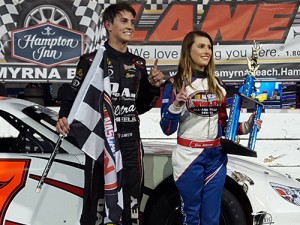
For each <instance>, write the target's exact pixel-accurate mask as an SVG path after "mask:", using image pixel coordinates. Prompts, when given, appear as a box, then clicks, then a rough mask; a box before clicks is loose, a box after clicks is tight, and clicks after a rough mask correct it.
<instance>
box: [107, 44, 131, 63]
mask: <svg viewBox="0 0 300 225" xmlns="http://www.w3.org/2000/svg"><path fill="white" fill-rule="evenodd" d="M104 47H105V49H107V50H108V51H107V52H108V54H109V56H110V57H112V58H114V59H124V58H126V57H127V56H129V55H130V52H129V51H128V48H127V51H126V52H119V51H117V50H116V49H114V48H112V47H111V46H110V45H109V44H108V41H106V42H105V43H104Z"/></svg>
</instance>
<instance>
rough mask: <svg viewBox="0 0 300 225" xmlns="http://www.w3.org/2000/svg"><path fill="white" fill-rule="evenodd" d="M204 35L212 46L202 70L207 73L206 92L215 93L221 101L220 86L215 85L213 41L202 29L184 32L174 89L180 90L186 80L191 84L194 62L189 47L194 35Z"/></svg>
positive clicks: (222, 96)
mask: <svg viewBox="0 0 300 225" xmlns="http://www.w3.org/2000/svg"><path fill="white" fill-rule="evenodd" d="M196 36H199V37H206V38H208V39H209V41H210V44H211V46H212V56H211V59H210V61H209V63H208V65H207V66H206V67H205V68H204V72H206V73H207V75H208V77H207V81H208V93H214V94H216V96H217V98H218V99H219V101H221V102H222V101H223V99H224V94H223V92H222V91H221V89H220V87H219V86H218V85H217V80H216V79H215V61H214V55H213V41H212V39H211V37H210V36H209V34H208V33H206V32H204V31H191V32H189V33H187V34H186V36H185V37H184V39H183V42H182V46H181V55H180V59H179V64H178V71H177V73H176V75H175V76H174V89H175V90H180V88H181V86H182V84H183V82H187V83H188V85H191V82H192V72H193V69H194V68H195V63H194V61H193V60H192V58H191V54H190V52H191V48H192V45H193V43H194V42H195V37H196Z"/></svg>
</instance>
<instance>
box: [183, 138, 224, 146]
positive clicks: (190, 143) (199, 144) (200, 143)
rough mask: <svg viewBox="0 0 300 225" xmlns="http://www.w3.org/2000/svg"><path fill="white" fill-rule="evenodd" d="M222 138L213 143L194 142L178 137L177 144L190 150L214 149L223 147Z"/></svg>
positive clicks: (212, 141)
mask: <svg viewBox="0 0 300 225" xmlns="http://www.w3.org/2000/svg"><path fill="white" fill-rule="evenodd" d="M220 140H221V139H220V138H218V139H215V140H211V141H193V140H189V139H185V138H181V137H177V144H179V145H182V146H186V147H190V148H213V147H217V146H220V145H221V142H220Z"/></svg>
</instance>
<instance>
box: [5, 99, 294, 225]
mask: <svg viewBox="0 0 300 225" xmlns="http://www.w3.org/2000/svg"><path fill="white" fill-rule="evenodd" d="M34 105H35V104H34V103H31V102H27V101H24V100H20V99H12V98H3V99H1V100H0V115H1V116H2V114H3V112H6V114H5V115H7V116H8V117H7V118H8V119H9V120H12V121H15V123H17V124H19V126H20V127H21V128H26V127H27V126H28V127H31V128H33V129H34V130H35V131H36V132H37V133H38V134H34V137H36V138H39V139H41V138H44V139H45V138H47V139H49V140H47V142H48V141H49V142H51V143H52V146H54V144H55V143H56V141H57V139H58V135H57V134H56V133H55V131H54V127H53V124H52V125H51V123H49V121H50V120H51V118H52V119H53V121H55V120H56V119H57V114H56V113H55V112H54V111H51V110H50V109H47V108H44V107H42V106H39V107H38V106H34ZM28 106H31V109H34V108H35V110H33V111H36V110H37V112H39V113H38V114H37V115H41V118H40V119H38V118H37V117H38V116H37V117H35V120H34V119H32V118H30V117H29V116H28V115H26V114H24V113H23V112H22V110H23V109H24V108H26V107H28ZM31 111H32V110H31ZM31 111H30V110H29V112H31ZM27 112H28V110H27ZM44 113H50V114H49V115H50V116H49V117H48V118H46V117H45V118H44V117H43V116H42V115H44ZM14 117H15V118H14ZM7 118H6V119H7ZM19 120H20V121H21V122H20V121H19ZM37 120H39V121H42V123H39V122H37ZM16 121H19V122H16ZM0 123H1V124H5V123H6V122H4V119H3V118H1V119H0ZM43 124H44V125H43ZM5 126H8V125H7V124H6V125H5ZM8 127H9V126H8ZM31 128H30V129H31ZM9 129H13V128H9ZM30 129H29V128H28V129H25V131H26V132H29V133H30ZM14 132H15V131H12V133H14ZM26 141H27V142H26V143H28V146H27V144H26V147H25V148H24V149H23V151H21V152H9V151H4V150H1V151H0V196H1V197H0V224H1V225H2V224H3V225H17V224H22V225H54V224H55V225H60V224H61V225H79V218H80V214H81V208H82V195H83V166H84V154H83V152H82V151H81V150H79V149H78V148H76V147H75V146H74V145H72V144H71V143H69V142H68V141H67V140H64V141H63V142H62V145H61V148H62V150H64V151H65V152H61V153H58V154H57V155H56V157H55V161H54V163H53V165H52V167H51V169H50V171H49V174H48V176H47V178H46V179H45V183H44V185H43V187H42V189H41V191H40V192H39V193H37V192H36V186H37V184H38V181H39V179H40V177H41V175H42V173H43V170H44V168H45V166H46V164H47V162H48V159H49V156H50V152H51V148H49V146H47V147H46V148H45V149H44V150H43V151H44V152H43V151H40V150H41V149H42V147H41V148H40V147H39V146H38V144H36V142H35V141H34V140H31V139H30V140H29V139H26ZM37 143H39V142H37ZM143 143H144V149H145V158H144V165H145V188H144V195H143V201H142V206H141V211H142V213H143V214H144V224H146V225H149V224H151V223H150V221H153V220H155V221H156V223H155V225H158V224H163V225H166V224H169V225H171V224H179V223H171V222H169V223H165V221H166V220H165V221H164V218H163V217H165V218H168V221H172V218H173V221H175V220H176V215H178V212H179V211H180V210H179V207H178V205H175V206H172V202H170V204H169V203H168V201H169V200H168V199H166V200H164V204H166V206H167V207H170V211H168V212H166V207H165V206H163V205H161V207H156V206H157V204H158V203H159V202H160V201H161V200H162V199H164V197H166V196H170V194H171V193H173V194H174V196H175V197H174V198H173V199H175V198H176V199H177V197H178V196H177V194H176V192H174V190H175V189H174V184H173V182H172V167H171V158H170V156H171V154H170V153H171V151H172V149H173V148H174V142H173V141H172V140H171V141H170V140H156V141H153V140H144V142H143ZM0 144H1V143H0ZM4 147H5V146H4V145H1V146H0V149H3V148H4ZM13 151H16V150H13ZM227 175H228V177H227V181H226V184H225V189H226V190H227V191H228V192H230V194H231V195H232V196H234V198H232V199H229V200H230V201H234V202H235V203H236V204H237V205H239V207H240V208H237V209H239V210H238V211H241V212H237V213H242V214H238V215H244V216H245V218H244V219H245V220H246V223H245V224H246V225H250V224H252V225H258V224H274V225H287V224H289V225H299V221H300V183H299V182H297V181H296V180H295V179H292V178H290V177H289V176H287V175H285V174H284V173H280V172H278V171H275V170H273V169H272V168H269V167H267V166H266V165H265V164H263V163H259V162H257V161H255V160H254V159H252V158H250V157H242V156H233V155H229V163H228V173H227ZM271 184H273V185H275V184H277V185H278V187H289V188H290V189H286V190H285V191H286V192H285V193H284V190H283V189H277V191H279V192H280V193H281V196H280V195H279V194H278V192H276V191H275V189H274V188H272V186H271ZM291 190H292V191H293V192H292V193H291V192H290V193H289V192H287V191H291ZM284 194H285V195H284ZM284 198H286V199H288V200H290V201H288V200H286V199H284ZM292 200H293V201H294V203H291V201H292ZM176 203H178V202H176ZM159 206H160V205H159ZM172 207H173V208H172ZM230 207H231V206H230V205H228V206H225V208H227V210H230V209H231V208H230ZM225 208H224V210H225V211H224V212H225V213H224V214H225V215H223V216H224V217H225V218H228V217H230V215H226V214H227V212H226V209H225ZM158 212H159V213H163V215H158V214H156V213H158ZM165 212H166V213H168V215H166V214H164V213H165ZM175 214H176V215H175ZM174 215H175V216H174ZM224 221H225V219H224ZM223 224H230V223H226V222H223ZM151 225H154V224H153V223H152V224H151ZM230 225H235V224H232V223H231V224H230ZM239 225H241V224H239Z"/></svg>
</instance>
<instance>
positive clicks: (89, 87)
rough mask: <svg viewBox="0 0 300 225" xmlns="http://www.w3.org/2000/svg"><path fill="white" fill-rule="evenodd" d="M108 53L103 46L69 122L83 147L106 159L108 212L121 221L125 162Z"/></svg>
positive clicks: (81, 89)
mask: <svg viewBox="0 0 300 225" xmlns="http://www.w3.org/2000/svg"><path fill="white" fill-rule="evenodd" d="M105 54H106V53H105V48H104V47H103V46H101V47H100V48H99V50H98V52H97V54H96V56H95V59H94V60H93V63H92V65H91V68H90V69H89V71H88V73H87V75H86V77H85V79H84V82H83V83H82V86H81V88H80V89H79V92H78V94H77V97H76V99H75V102H74V104H73V106H72V109H71V111H70V114H69V116H68V122H69V124H70V128H71V132H72V134H73V136H74V137H75V139H76V140H77V143H78V145H79V148H80V149H82V151H84V152H85V153H86V154H88V155H89V156H90V157H91V158H93V159H94V160H96V161H98V162H101V161H102V162H103V160H101V158H100V157H102V156H103V155H104V181H105V184H104V191H105V203H106V204H105V206H106V215H107V217H108V218H109V219H110V220H111V221H112V222H115V223H119V222H120V220H121V216H122V209H123V193H122V188H121V171H122V167H123V165H122V157H121V152H120V149H119V145H118V141H117V135H116V131H117V126H116V121H115V118H114V112H113V107H112V102H111V99H110V96H111V90H110V78H109V77H108V74H107V68H106V67H107V63H106V57H105Z"/></svg>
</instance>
